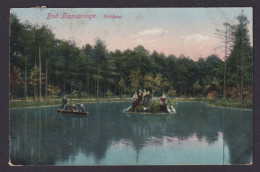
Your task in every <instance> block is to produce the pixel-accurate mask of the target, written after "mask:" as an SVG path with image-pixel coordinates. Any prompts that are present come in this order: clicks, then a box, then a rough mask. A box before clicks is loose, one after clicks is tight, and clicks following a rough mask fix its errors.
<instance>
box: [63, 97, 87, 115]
mask: <svg viewBox="0 0 260 172" xmlns="http://www.w3.org/2000/svg"><path fill="white" fill-rule="evenodd" d="M61 102H62V105H61V109H62V110H66V111H73V112H85V109H84V106H83V104H80V106H79V107H77V106H76V105H75V104H74V103H73V104H70V102H69V100H68V98H67V95H64V96H63V98H62V100H61Z"/></svg>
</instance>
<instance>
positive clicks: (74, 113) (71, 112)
mask: <svg viewBox="0 0 260 172" xmlns="http://www.w3.org/2000/svg"><path fill="white" fill-rule="evenodd" d="M57 112H58V113H62V114H73V115H82V116H88V112H74V111H70V110H61V109H58V110H57Z"/></svg>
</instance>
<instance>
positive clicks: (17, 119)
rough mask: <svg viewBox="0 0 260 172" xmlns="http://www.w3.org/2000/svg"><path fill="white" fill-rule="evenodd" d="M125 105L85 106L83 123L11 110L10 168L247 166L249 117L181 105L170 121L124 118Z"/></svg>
mask: <svg viewBox="0 0 260 172" xmlns="http://www.w3.org/2000/svg"><path fill="white" fill-rule="evenodd" d="M130 105H131V103H130V102H110V103H90V104H85V107H87V111H88V112H89V116H88V117H82V116H74V115H59V114H58V113H57V112H56V109H57V108H58V106H57V107H54V106H52V107H43V108H24V109H11V111H10V137H11V142H10V159H11V162H12V163H13V164H15V165H177V164H184V165H192V164H198V165H206V164H217V165H223V164H250V163H252V157H253V155H252V150H253V138H252V135H253V131H252V130H253V129H252V126H253V123H252V118H253V112H252V111H250V110H238V109H230V108H218V107H210V106H207V105H206V104H204V103H191V102H182V103H178V104H177V105H176V111H177V114H175V115H140V114H139V115H137V114H134V115H133V114H125V113H124V112H123V109H125V108H127V107H128V106H130Z"/></svg>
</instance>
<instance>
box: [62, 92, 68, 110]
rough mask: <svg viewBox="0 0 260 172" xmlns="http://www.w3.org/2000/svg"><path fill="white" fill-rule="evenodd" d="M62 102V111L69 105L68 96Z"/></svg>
mask: <svg viewBox="0 0 260 172" xmlns="http://www.w3.org/2000/svg"><path fill="white" fill-rule="evenodd" d="M61 102H62V105H61V109H64V107H65V106H66V105H67V104H68V99H67V95H64V96H63V98H62V100H61Z"/></svg>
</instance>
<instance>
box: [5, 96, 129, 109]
mask: <svg viewBox="0 0 260 172" xmlns="http://www.w3.org/2000/svg"><path fill="white" fill-rule="evenodd" d="M71 100H72V101H79V102H75V104H79V103H82V104H85V103H109V102H127V101H130V100H131V98H111V99H99V100H96V99H71ZM52 101H61V100H58V99H55V100H52ZM15 102H16V103H17V102H23V103H28V102H24V101H23V100H15ZM42 102H45V101H42ZM29 103H34V104H38V103H39V102H33V101H29ZM40 103H41V102H40ZM40 103H39V104H40ZM11 104H12V101H9V109H25V108H26V109H27V108H44V107H54V106H61V103H57V104H56V103H54V104H47V105H34V106H25V107H11Z"/></svg>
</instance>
